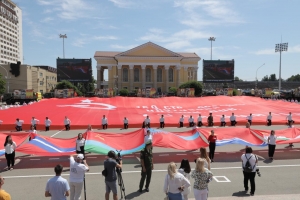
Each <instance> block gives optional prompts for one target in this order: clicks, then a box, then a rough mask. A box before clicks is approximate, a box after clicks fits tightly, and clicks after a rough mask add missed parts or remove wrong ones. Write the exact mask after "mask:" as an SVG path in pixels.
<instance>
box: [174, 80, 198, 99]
mask: <svg viewBox="0 0 300 200" xmlns="http://www.w3.org/2000/svg"><path fill="white" fill-rule="evenodd" d="M179 88H195V96H200V95H201V94H202V88H203V86H202V84H201V83H199V82H198V81H188V82H185V83H183V84H181V85H180V86H179Z"/></svg>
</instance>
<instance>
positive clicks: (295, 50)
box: [251, 45, 300, 55]
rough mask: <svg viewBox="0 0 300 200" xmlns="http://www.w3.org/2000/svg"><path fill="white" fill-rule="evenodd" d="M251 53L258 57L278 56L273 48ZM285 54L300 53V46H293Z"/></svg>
mask: <svg viewBox="0 0 300 200" xmlns="http://www.w3.org/2000/svg"><path fill="white" fill-rule="evenodd" d="M251 53H252V54H256V55H274V54H276V52H275V47H274V48H272V49H271V48H269V49H261V50H258V51H254V52H251ZM284 53H300V45H295V46H291V47H289V48H288V50H287V52H284Z"/></svg>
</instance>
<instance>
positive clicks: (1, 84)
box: [0, 74, 6, 95]
mask: <svg viewBox="0 0 300 200" xmlns="http://www.w3.org/2000/svg"><path fill="white" fill-rule="evenodd" d="M5 83H6V82H5V80H4V79H2V74H0V95H1V94H4V93H5Z"/></svg>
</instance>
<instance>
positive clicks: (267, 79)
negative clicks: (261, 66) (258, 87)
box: [261, 75, 269, 81]
mask: <svg viewBox="0 0 300 200" xmlns="http://www.w3.org/2000/svg"><path fill="white" fill-rule="evenodd" d="M261 81H269V76H268V75H265V76H264V77H263V78H262V79H261Z"/></svg>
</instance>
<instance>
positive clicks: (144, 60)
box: [94, 42, 201, 92]
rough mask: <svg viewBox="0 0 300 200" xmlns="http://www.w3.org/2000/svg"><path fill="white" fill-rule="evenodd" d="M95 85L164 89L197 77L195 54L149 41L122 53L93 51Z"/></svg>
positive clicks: (197, 59)
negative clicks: (95, 66) (177, 50)
mask: <svg viewBox="0 0 300 200" xmlns="http://www.w3.org/2000/svg"><path fill="white" fill-rule="evenodd" d="M94 58H95V60H96V61H97V88H98V89H102V88H106V87H107V88H115V89H116V88H118V89H119V90H120V89H123V88H126V89H128V90H129V91H133V90H135V89H139V88H141V89H144V88H155V89H156V91H158V92H168V91H169V88H170V87H176V88H178V87H179V85H181V84H182V83H184V82H186V81H190V80H197V72H198V62H199V61H200V59H201V58H200V57H199V56H198V55H197V54H196V53H187V52H185V53H178V52H173V51H170V50H168V49H166V48H163V47H161V46H159V45H157V44H154V43H152V42H147V43H145V44H142V45H140V46H137V47H135V48H133V49H130V50H128V51H124V52H109V51H96V53H95V56H94ZM104 70H108V81H105V80H104Z"/></svg>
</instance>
